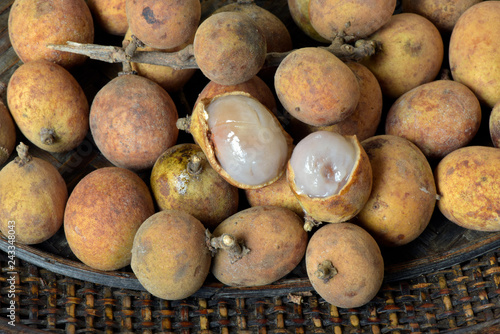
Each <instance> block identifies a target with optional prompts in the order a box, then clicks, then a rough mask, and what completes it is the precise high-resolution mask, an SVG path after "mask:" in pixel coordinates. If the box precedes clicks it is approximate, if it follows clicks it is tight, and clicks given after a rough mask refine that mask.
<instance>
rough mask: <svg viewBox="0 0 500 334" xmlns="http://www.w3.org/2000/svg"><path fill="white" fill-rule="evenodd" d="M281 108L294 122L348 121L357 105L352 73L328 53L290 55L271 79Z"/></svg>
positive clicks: (299, 51) (301, 51) (296, 52)
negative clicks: (295, 120)
mask: <svg viewBox="0 0 500 334" xmlns="http://www.w3.org/2000/svg"><path fill="white" fill-rule="evenodd" d="M274 85H275V89H276V94H277V95H278V99H279V100H280V102H281V104H282V105H283V107H284V108H285V109H286V110H287V111H288V112H289V113H290V114H291V115H292V116H293V117H295V118H297V119H298V120H300V121H302V122H304V123H306V124H310V125H314V126H325V125H331V124H335V123H338V122H340V121H342V120H344V119H345V118H347V117H349V116H350V115H351V114H352V113H353V112H354V110H355V109H356V106H357V104H358V101H359V97H360V90H359V85H358V81H357V80H356V77H355V75H354V73H353V72H352V71H351V70H350V69H349V67H348V66H347V65H346V64H344V63H343V62H342V61H341V60H340V59H338V58H337V57H336V56H335V55H333V54H332V53H330V52H328V51H326V50H324V49H320V48H314V47H307V48H301V49H297V50H294V51H292V52H291V53H290V54H288V55H287V56H286V57H285V59H283V61H282V62H281V63H280V65H279V66H278V69H277V71H276V75H275V77H274Z"/></svg>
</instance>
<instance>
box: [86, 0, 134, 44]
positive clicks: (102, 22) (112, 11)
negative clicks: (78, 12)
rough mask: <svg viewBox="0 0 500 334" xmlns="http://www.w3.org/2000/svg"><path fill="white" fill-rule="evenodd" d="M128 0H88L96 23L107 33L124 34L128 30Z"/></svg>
mask: <svg viewBox="0 0 500 334" xmlns="http://www.w3.org/2000/svg"><path fill="white" fill-rule="evenodd" d="M126 2H127V1H126V0H87V5H88V6H89V9H90V12H91V13H92V17H93V18H94V21H95V23H96V24H97V25H98V26H99V27H100V28H101V29H102V30H104V31H105V32H106V33H108V34H111V35H117V36H123V35H125V33H126V32H127V29H128V22H127V10H126V8H125V3H126Z"/></svg>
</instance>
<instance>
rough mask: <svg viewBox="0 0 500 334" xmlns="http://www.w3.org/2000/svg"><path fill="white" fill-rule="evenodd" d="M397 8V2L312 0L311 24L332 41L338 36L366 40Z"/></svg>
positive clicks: (310, 4) (377, 0) (392, 0)
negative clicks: (340, 34) (343, 35)
mask: <svg viewBox="0 0 500 334" xmlns="http://www.w3.org/2000/svg"><path fill="white" fill-rule="evenodd" d="M395 8H396V0H376V1H361V0H349V1H341V0H310V2H309V16H310V20H311V24H312V26H313V27H314V29H316V31H317V32H318V33H319V34H320V35H321V36H322V37H323V38H326V39H328V40H330V41H333V40H334V39H335V37H336V36H337V35H339V33H342V34H345V35H348V36H354V37H355V38H357V39H359V38H365V37H367V36H369V35H370V34H372V33H374V32H375V31H377V30H378V29H379V28H380V27H382V26H383V25H384V24H385V23H387V21H389V19H390V17H391V15H392V14H393V12H394V9H395Z"/></svg>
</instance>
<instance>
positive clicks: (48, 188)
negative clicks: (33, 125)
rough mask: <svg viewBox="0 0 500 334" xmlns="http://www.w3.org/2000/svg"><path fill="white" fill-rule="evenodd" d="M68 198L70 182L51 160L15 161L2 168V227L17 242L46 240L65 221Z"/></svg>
mask: <svg viewBox="0 0 500 334" xmlns="http://www.w3.org/2000/svg"><path fill="white" fill-rule="evenodd" d="M67 200H68V190H67V188H66V183H65V181H64V179H63V178H62V176H61V174H59V171H58V170H57V169H56V168H55V167H54V166H53V165H52V164H51V163H49V162H47V161H45V160H42V159H40V158H36V157H32V158H31V160H30V161H29V162H21V161H19V160H18V159H16V160H14V161H11V162H9V163H8V164H7V165H5V166H4V167H3V168H2V170H1V172H0V230H1V231H2V233H3V234H4V235H5V236H9V235H14V236H15V240H14V241H15V242H16V243H20V244H27V245H31V244H38V243H40V242H43V241H45V240H47V239H49V238H50V237H52V236H53V235H54V234H55V233H56V232H57V231H58V230H59V228H60V227H61V225H62V224H63V215H64V208H65V206H66V201H67ZM11 228H13V231H14V234H13V232H12V231H11Z"/></svg>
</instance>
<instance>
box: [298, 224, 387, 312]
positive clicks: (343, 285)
mask: <svg viewBox="0 0 500 334" xmlns="http://www.w3.org/2000/svg"><path fill="white" fill-rule="evenodd" d="M324 261H328V262H330V264H331V265H332V266H331V267H330V268H332V267H333V269H331V270H330V272H329V273H328V272H326V273H325V274H323V277H322V275H321V274H319V272H318V265H320V264H321V263H323V262H324ZM306 268H307V275H308V277H309V280H310V281H311V284H312V286H313V288H314V289H315V290H316V292H317V293H318V294H319V295H320V296H321V297H323V298H324V299H325V300H326V301H327V302H328V303H330V304H332V305H334V306H337V307H342V308H355V307H360V306H363V305H365V304H366V303H368V302H369V301H370V300H372V299H373V298H374V297H375V296H376V294H377V292H378V291H379V289H380V287H381V286H382V282H383V278H384V260H383V258H382V254H381V252H380V248H379V247H378V245H377V243H376V241H375V240H374V239H373V237H372V236H370V234H369V233H368V232H366V231H365V230H363V229H362V228H361V227H359V226H357V225H354V224H351V223H340V224H328V225H324V226H322V227H321V228H320V229H318V230H317V231H316V232H315V233H314V234H313V236H312V237H311V239H310V240H309V244H308V246H307V250H306Z"/></svg>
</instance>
